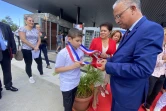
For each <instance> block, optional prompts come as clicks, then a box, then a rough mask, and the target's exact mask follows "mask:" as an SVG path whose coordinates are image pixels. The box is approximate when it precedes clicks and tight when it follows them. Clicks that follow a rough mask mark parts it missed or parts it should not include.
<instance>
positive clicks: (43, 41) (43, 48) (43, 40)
mask: <svg viewBox="0 0 166 111" xmlns="http://www.w3.org/2000/svg"><path fill="white" fill-rule="evenodd" d="M36 29H37V30H38V31H39V35H40V38H41V44H40V46H39V49H40V54H41V51H42V52H43V54H44V58H45V61H46V64H47V66H46V68H48V69H51V66H50V63H49V60H48V55H47V54H48V53H47V41H46V40H47V36H46V33H44V32H41V28H40V25H39V24H36Z"/></svg>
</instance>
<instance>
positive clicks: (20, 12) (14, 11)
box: [0, 0, 31, 26]
mask: <svg viewBox="0 0 166 111" xmlns="http://www.w3.org/2000/svg"><path fill="white" fill-rule="evenodd" d="M24 14H31V12H29V11H27V10H24V9H22V8H19V7H17V6H15V5H12V4H9V3H7V2H4V1H1V0H0V20H2V19H4V18H5V17H6V16H10V17H11V19H12V20H13V22H14V23H15V24H17V25H18V26H23V25H24Z"/></svg>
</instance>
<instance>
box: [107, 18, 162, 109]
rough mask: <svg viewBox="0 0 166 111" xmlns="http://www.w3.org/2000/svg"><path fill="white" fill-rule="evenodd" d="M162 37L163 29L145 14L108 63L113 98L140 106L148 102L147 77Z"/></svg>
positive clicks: (152, 68) (119, 101) (128, 105)
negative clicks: (146, 99) (146, 97)
mask: <svg viewBox="0 0 166 111" xmlns="http://www.w3.org/2000/svg"><path fill="white" fill-rule="evenodd" d="M163 37H164V31H163V28H162V27H161V26H160V25H159V24H157V23H154V22H152V21H149V20H147V19H146V17H143V18H141V20H140V21H139V22H138V23H137V24H136V25H135V26H134V28H133V29H132V31H131V32H130V33H129V34H128V36H127V37H125V38H124V41H122V42H121V43H120V45H119V47H118V49H117V51H116V52H115V53H114V56H113V57H112V58H111V59H109V60H108V62H107V63H106V66H105V67H106V72H107V74H110V75H111V89H112V90H111V91H112V94H113V98H114V99H115V101H116V102H117V103H118V104H119V105H120V106H122V107H125V108H131V109H138V108H139V107H140V105H141V103H142V102H143V101H145V96H146V94H147V90H148V78H149V76H150V75H151V74H152V73H153V71H154V67H155V65H156V60H157V55H158V54H159V53H161V52H162V43H163Z"/></svg>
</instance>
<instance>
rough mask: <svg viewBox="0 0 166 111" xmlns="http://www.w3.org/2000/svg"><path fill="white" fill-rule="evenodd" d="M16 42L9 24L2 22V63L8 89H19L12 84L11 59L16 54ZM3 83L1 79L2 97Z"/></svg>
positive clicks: (0, 47)
mask: <svg viewBox="0 0 166 111" xmlns="http://www.w3.org/2000/svg"><path fill="white" fill-rule="evenodd" d="M16 51H17V49H16V43H15V40H14V36H13V33H12V30H11V28H10V26H9V25H7V24H5V23H2V22H0V64H1V67H2V72H3V79H4V85H5V88H6V90H10V91H18V89H17V88H15V87H13V84H12V73H11V59H12V57H14V56H15V54H16ZM1 92H2V84H1V80H0V99H1V97H2V95H1Z"/></svg>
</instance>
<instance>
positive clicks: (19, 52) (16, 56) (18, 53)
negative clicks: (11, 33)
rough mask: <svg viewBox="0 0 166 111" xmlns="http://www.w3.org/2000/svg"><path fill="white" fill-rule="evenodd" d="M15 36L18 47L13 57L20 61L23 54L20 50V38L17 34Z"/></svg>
mask: <svg viewBox="0 0 166 111" xmlns="http://www.w3.org/2000/svg"><path fill="white" fill-rule="evenodd" d="M17 38H18V49H17V52H16V55H15V57H14V58H15V59H16V60H17V61H22V60H23V54H22V51H21V44H20V38H19V36H17Z"/></svg>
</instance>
